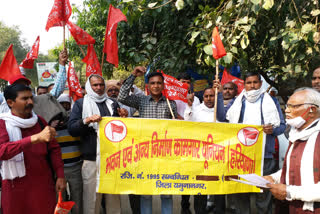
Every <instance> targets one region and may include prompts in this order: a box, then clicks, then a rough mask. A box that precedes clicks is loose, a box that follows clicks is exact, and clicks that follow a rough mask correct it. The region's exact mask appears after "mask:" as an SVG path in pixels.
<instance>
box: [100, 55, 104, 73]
mask: <svg viewBox="0 0 320 214" xmlns="http://www.w3.org/2000/svg"><path fill="white" fill-rule="evenodd" d="M103 58H104V51H102V58H101V65H100V66H101V71H102V67H103Z"/></svg>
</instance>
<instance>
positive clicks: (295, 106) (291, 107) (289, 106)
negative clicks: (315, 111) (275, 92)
mask: <svg viewBox="0 0 320 214" xmlns="http://www.w3.org/2000/svg"><path fill="white" fill-rule="evenodd" d="M303 105H313V106H317V107H318V108H319V106H318V105H316V104H314V103H301V104H296V105H293V104H287V105H286V108H289V109H291V110H292V109H297V108H299V107H300V106H303Z"/></svg>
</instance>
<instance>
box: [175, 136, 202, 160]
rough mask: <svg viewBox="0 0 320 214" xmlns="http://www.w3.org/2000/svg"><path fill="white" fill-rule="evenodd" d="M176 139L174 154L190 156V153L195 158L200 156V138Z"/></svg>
mask: <svg viewBox="0 0 320 214" xmlns="http://www.w3.org/2000/svg"><path fill="white" fill-rule="evenodd" d="M174 141H175V144H174V154H175V155H176V156H186V157H188V156H189V155H190V156H192V157H194V158H200V155H199V150H200V140H194V139H182V138H177V139H174Z"/></svg>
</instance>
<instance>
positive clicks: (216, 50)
mask: <svg viewBox="0 0 320 214" xmlns="http://www.w3.org/2000/svg"><path fill="white" fill-rule="evenodd" d="M212 55H213V57H214V58H215V59H220V58H221V57H224V56H225V55H227V53H226V50H225V49H224V46H223V43H222V41H221V38H220V35H219V31H218V27H215V28H214V29H213V32H212Z"/></svg>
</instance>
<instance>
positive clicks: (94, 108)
mask: <svg viewBox="0 0 320 214" xmlns="http://www.w3.org/2000/svg"><path fill="white" fill-rule="evenodd" d="M85 88H86V91H87V94H86V96H85V97H84V98H83V99H79V100H77V101H76V102H75V104H74V106H73V109H72V112H71V114H70V118H69V122H68V131H69V133H70V134H71V135H72V136H73V137H77V136H80V139H81V144H80V150H81V153H82V155H83V159H84V161H83V166H82V179H83V213H86V214H95V213H99V211H100V205H101V199H102V197H105V200H106V206H107V213H119V214H120V211H121V209H120V196H119V195H102V194H98V193H96V175H97V168H96V153H97V132H98V129H99V124H98V122H99V121H100V120H101V117H104V116H112V117H118V116H121V117H126V116H127V115H128V112H127V111H126V110H125V109H120V107H119V104H118V103H117V101H115V100H113V99H110V98H108V97H107V95H106V93H105V88H106V86H105V81H104V79H103V78H102V77H101V76H99V75H95V74H94V75H91V76H90V77H89V78H88V80H87V82H86V87H85Z"/></svg>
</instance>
